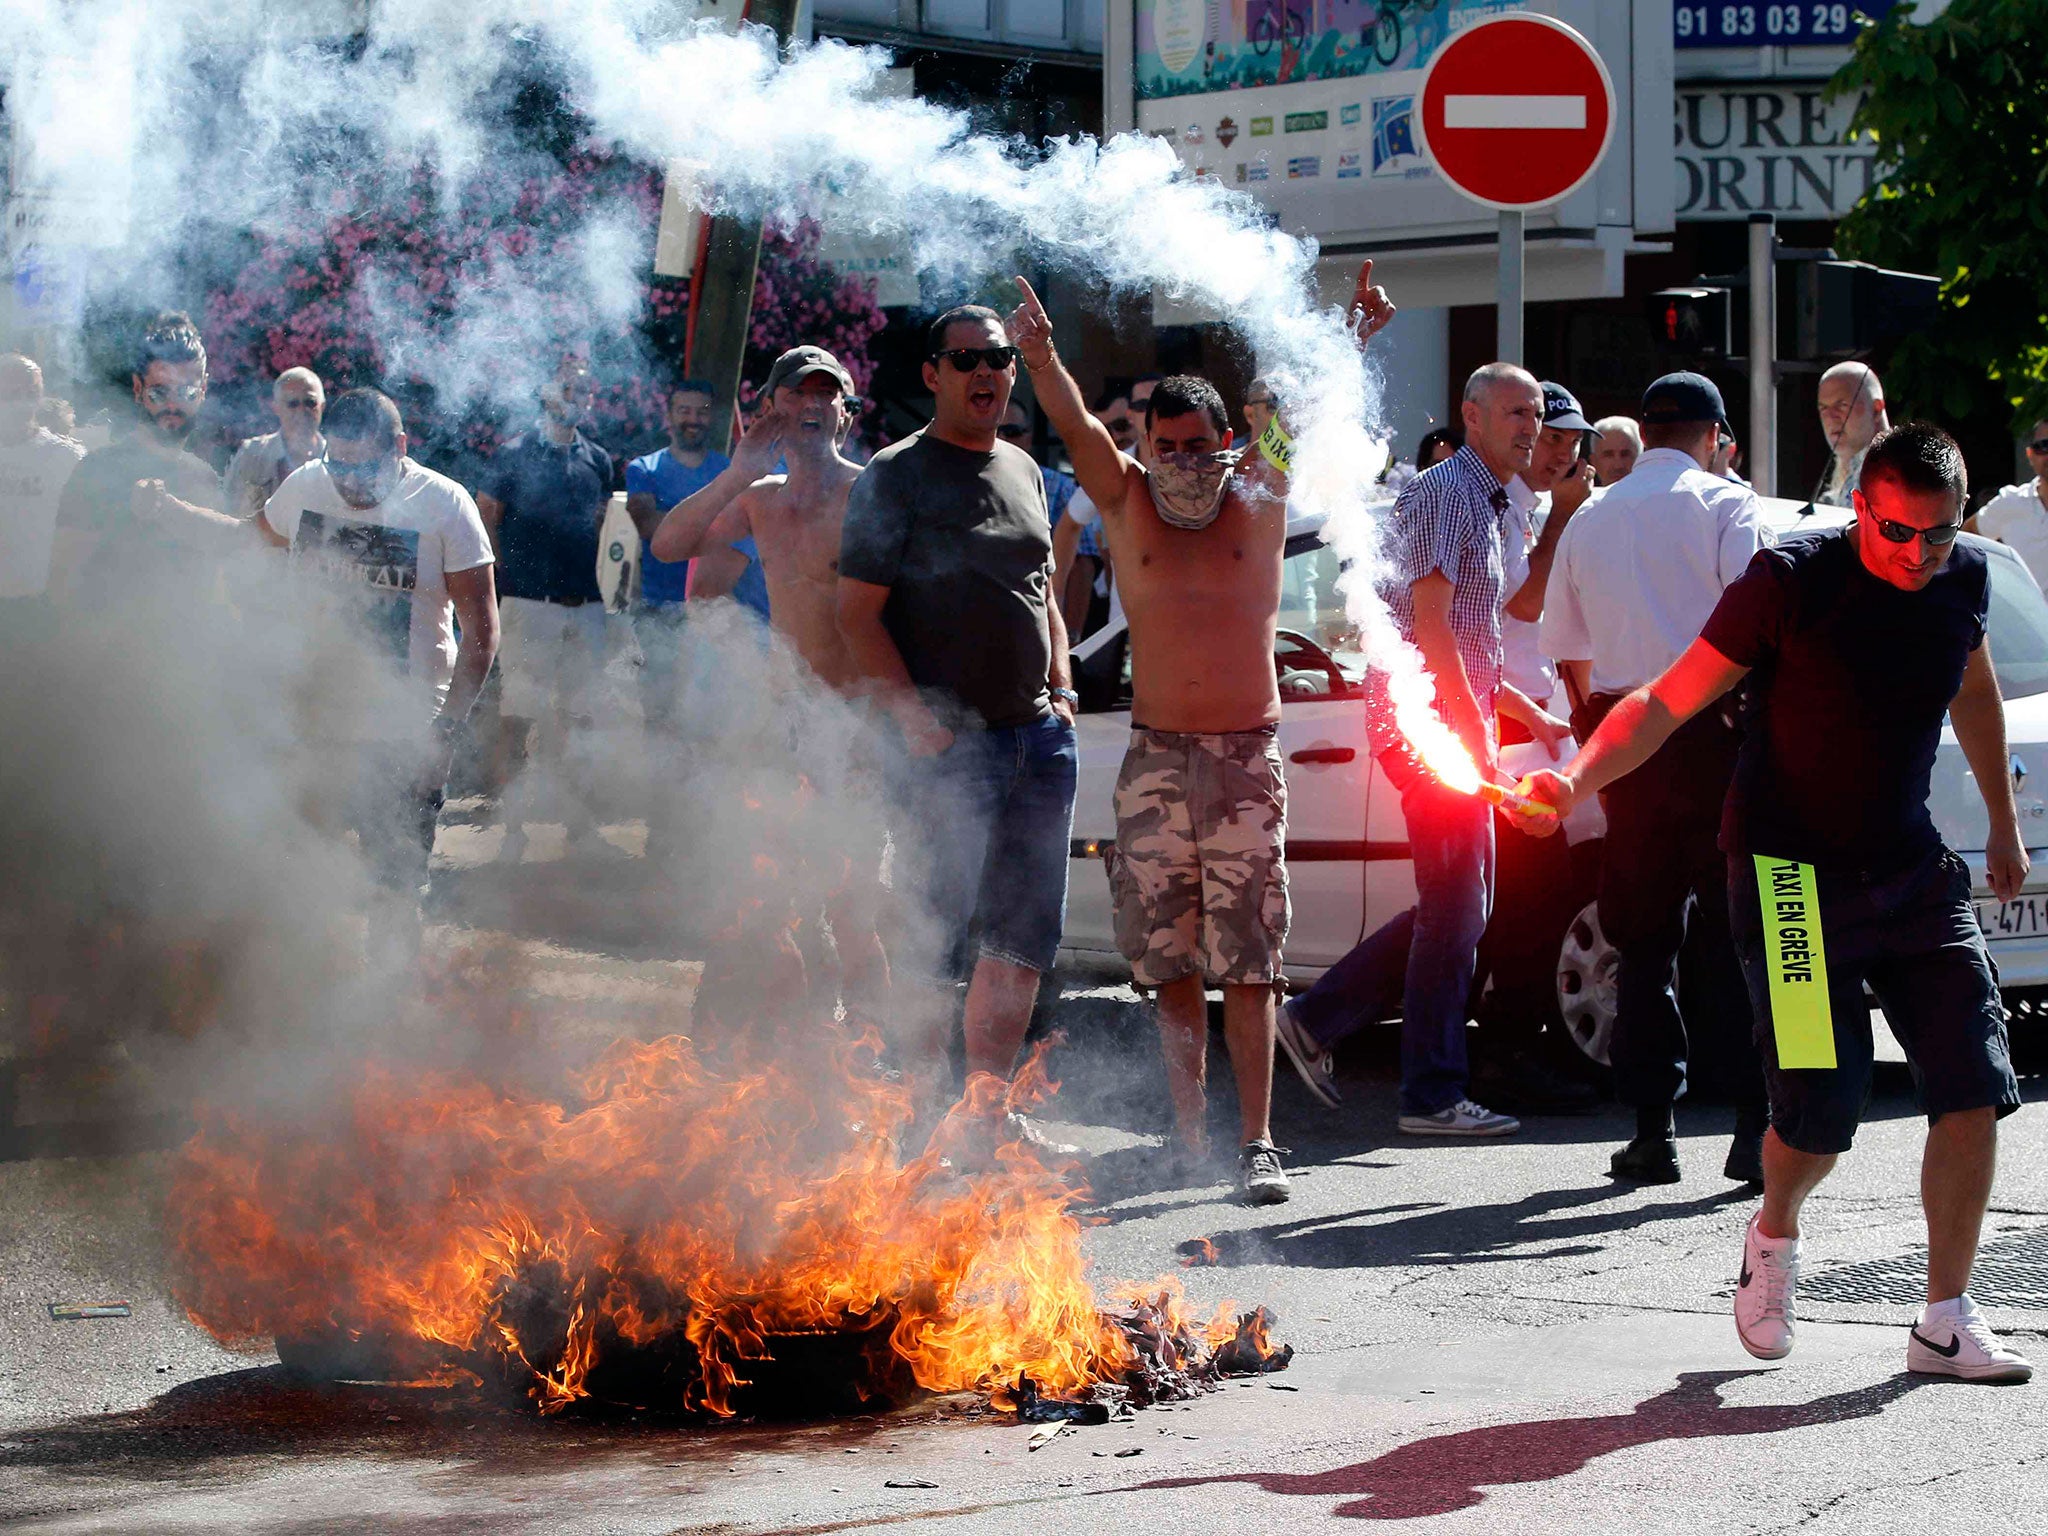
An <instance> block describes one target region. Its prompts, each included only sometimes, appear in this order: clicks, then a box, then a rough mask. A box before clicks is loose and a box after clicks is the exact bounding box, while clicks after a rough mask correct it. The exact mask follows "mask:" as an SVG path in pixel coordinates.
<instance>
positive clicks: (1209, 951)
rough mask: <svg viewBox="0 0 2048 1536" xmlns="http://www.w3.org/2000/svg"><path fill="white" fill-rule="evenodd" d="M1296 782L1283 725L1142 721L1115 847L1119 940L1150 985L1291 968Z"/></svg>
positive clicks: (1224, 980)
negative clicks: (1283, 763)
mask: <svg viewBox="0 0 2048 1536" xmlns="http://www.w3.org/2000/svg"><path fill="white" fill-rule="evenodd" d="M1286 837H1287V784H1286V781H1285V779H1284V778H1283V776H1282V773H1281V768H1280V745H1279V742H1278V740H1277V739H1276V737H1275V734H1274V732H1273V731H1272V730H1271V729H1270V728H1268V729H1266V730H1261V731H1231V732H1227V733H1219V734H1213V735H1209V734H1204V735H1194V734H1188V733H1184V732H1179V731H1152V730H1146V729H1144V728H1143V727H1139V728H1137V729H1135V730H1133V731H1132V732H1131V745H1130V748H1129V750H1128V751H1126V752H1125V753H1124V765H1123V771H1122V772H1121V773H1120V774H1119V775H1118V776H1117V784H1116V844H1115V846H1114V847H1112V848H1110V849H1109V850H1107V851H1106V852H1105V853H1104V855H1103V858H1104V861H1105V862H1106V863H1107V864H1108V866H1109V888H1110V897H1111V900H1112V901H1113V902H1114V904H1115V907H1116V941H1117V948H1118V949H1120V950H1122V951H1123V955H1124V958H1125V959H1127V960H1129V961H1130V962H1131V969H1132V972H1133V973H1134V975H1135V977H1136V979H1137V982H1138V985H1139V986H1141V987H1163V986H1165V985H1166V984H1167V983H1169V982H1173V981H1178V980H1180V979H1181V978H1182V977H1184V976H1190V975H1197V974H1199V975H1201V976H1203V977H1205V978H1206V979H1207V980H1208V981H1210V982H1211V983H1213V984H1215V985H1218V986H1240V985H1242V986H1259V985H1263V984H1265V983H1267V982H1271V981H1276V980H1278V979H1279V976H1280V947H1281V944H1282V943H1283V942H1284V941H1285V939H1286V938H1287V866H1286V863H1285V861H1284V860H1283V858H1282V854H1281V849H1282V846H1283V844H1284V843H1285V841H1286Z"/></svg>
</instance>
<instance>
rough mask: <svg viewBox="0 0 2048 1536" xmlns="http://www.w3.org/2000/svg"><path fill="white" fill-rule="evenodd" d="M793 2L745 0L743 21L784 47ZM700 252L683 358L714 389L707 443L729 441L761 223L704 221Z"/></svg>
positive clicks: (721, 218)
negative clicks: (705, 227)
mask: <svg viewBox="0 0 2048 1536" xmlns="http://www.w3.org/2000/svg"><path fill="white" fill-rule="evenodd" d="M796 11H797V0H747V3H746V6H745V8H744V10H743V11H742V14H741V20H742V22H743V23H746V24H751V25H754V26H757V27H766V28H768V29H769V30H770V31H772V32H773V33H774V34H775V41H776V44H777V46H779V47H782V48H787V47H788V46H789V41H790V36H791V34H792V32H793V31H794V30H795V27H796ZM705 222H706V223H707V224H708V225H709V229H708V231H707V233H706V235H705V238H704V254H703V256H702V257H701V258H700V259H699V260H698V263H697V269H696V271H695V272H694V273H692V274H691V277H690V343H689V356H688V357H687V358H686V359H685V360H684V362H685V367H686V368H687V370H688V372H689V375H690V377H691V378H695V379H702V380H704V381H705V382H706V383H707V384H709V385H710V386H711V387H712V388H713V389H714V390H716V391H717V395H716V399H715V404H714V406H713V408H712V418H711V432H710V439H711V441H712V442H713V443H714V444H716V445H718V446H720V447H723V446H724V445H725V444H727V443H729V442H730V441H731V440H732V432H733V413H734V410H735V409H736V407H737V406H738V404H739V389H740V370H741V368H742V367H743V366H744V365H745V363H746V357H747V327H748V322H749V320H750V319H751V318H752V315H753V308H754V272H755V269H756V268H757V267H758V266H759V265H760V261H761V221H760V219H758V218H750V217H737V216H734V215H731V214H719V215H718V216H717V217H715V218H712V219H708V220H706V221H705Z"/></svg>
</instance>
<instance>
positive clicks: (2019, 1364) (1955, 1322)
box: [1906, 1292, 2034, 1381]
mask: <svg viewBox="0 0 2048 1536" xmlns="http://www.w3.org/2000/svg"><path fill="white" fill-rule="evenodd" d="M1906 1369H1907V1370H1909V1371H1916V1372H1918V1373H1919V1374H1920V1375H1922V1376H1960V1377H1962V1378H1963V1380H1965V1381H2030V1380H2032V1379H2033V1375H2034V1367H2033V1365H2032V1364H2031V1363H2030V1362H2029V1361H2028V1359H2027V1357H2026V1356H2025V1355H2023V1354H2021V1353H2020V1352H2019V1351H2018V1350H2016V1349H2012V1348H2010V1347H2008V1346H2007V1345H2004V1344H2001V1343H1999V1342H1998V1335H1997V1334H1995V1333H1993V1332H1992V1331H1991V1325H1990V1324H1989V1323H1987V1322H1985V1321H1984V1314H1983V1313H1982V1312H1979V1311H1978V1310H1977V1303H1976V1302H1974V1301H1972V1300H1970V1297H1969V1293H1968V1292H1965V1293H1964V1294H1962V1295H1961V1296H1958V1297H1956V1299H1955V1300H1954V1301H1937V1302H1934V1303H1931V1304H1930V1305H1929V1306H1927V1307H1925V1308H1923V1309H1922V1311H1921V1313H1920V1320H1919V1321H1918V1322H1917V1323H1915V1324H1914V1325H1913V1330H1912V1332H1911V1334H1909V1335H1908V1337H1907V1341H1906Z"/></svg>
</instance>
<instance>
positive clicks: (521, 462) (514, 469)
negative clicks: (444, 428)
mask: <svg viewBox="0 0 2048 1536" xmlns="http://www.w3.org/2000/svg"><path fill="white" fill-rule="evenodd" d="M482 490H483V494H484V495H486V496H488V497H490V498H491V499H492V500H493V501H496V502H498V503H500V504H501V505H502V506H503V507H504V509H505V515H504V517H503V519H502V520H501V521H500V522H499V524H498V552H499V559H498V595H499V596H500V597H535V598H577V597H580V598H582V599H584V600H585V601H586V602H596V601H598V600H599V597H600V593H599V592H598V588H597V531H598V528H599V526H600V525H601V524H602V523H603V522H604V509H605V503H606V502H607V501H609V500H610V498H611V493H612V459H611V455H610V454H608V453H606V452H605V451H604V450H603V449H602V448H600V447H598V446H597V444H595V443H593V442H591V441H590V439H589V438H587V437H585V436H584V435H583V434H582V433H581V432H579V433H577V434H576V437H575V440H574V441H572V442H569V443H562V444H557V443H551V442H549V441H548V438H547V434H546V433H544V432H541V431H539V430H537V429H536V430H535V431H532V432H526V433H522V434H521V435H520V436H518V437H515V438H513V439H512V440H511V441H510V442H509V443H507V444H505V446H504V447H503V448H501V449H499V450H498V456H497V457H496V458H495V459H493V460H492V461H491V467H490V472H489V473H488V474H487V475H485V476H484V483H483V487H482Z"/></svg>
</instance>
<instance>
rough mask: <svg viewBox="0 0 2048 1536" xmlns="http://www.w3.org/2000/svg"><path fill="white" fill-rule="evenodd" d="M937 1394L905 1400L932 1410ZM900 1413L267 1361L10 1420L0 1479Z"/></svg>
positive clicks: (496, 1468) (713, 1434)
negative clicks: (483, 1386) (588, 1403)
mask: <svg viewBox="0 0 2048 1536" xmlns="http://www.w3.org/2000/svg"><path fill="white" fill-rule="evenodd" d="M938 1401H942V1400H933V1399H924V1400H921V1401H920V1403H919V1404H917V1405H916V1406H915V1407H914V1409H912V1410H907V1411H912V1412H915V1413H916V1414H917V1415H918V1416H920V1417H924V1418H929V1417H930V1416H931V1414H932V1412H933V1409H934V1403H935V1402H938ZM901 1423H902V1420H901V1419H898V1418H892V1416H888V1415H878V1414H867V1415H857V1416H851V1417H844V1418H831V1419H820V1420H816V1421H809V1422H798V1421H788V1422H768V1423H763V1422H758V1421H748V1422H745V1423H726V1422H705V1421H696V1420H683V1419H679V1418H676V1417H674V1416H672V1415H658V1414H647V1415H635V1414H628V1413H627V1412H625V1411H618V1412H614V1413H611V1414H607V1415H603V1416H595V1415H593V1416H589V1417H575V1416H572V1417H568V1418H550V1419H542V1418H540V1417H539V1416H537V1415H536V1414H534V1413H532V1412H530V1411H528V1410H526V1409H524V1408H520V1407H511V1406H507V1405H505V1404H503V1403H502V1402H494V1401H490V1400H487V1399H483V1398H480V1397H479V1396H478V1395H477V1393H476V1392H475V1391H474V1390H473V1389H469V1388H439V1387H403V1386H391V1385H385V1384H370V1383H363V1384H340V1383H335V1384H328V1383H320V1384H314V1383H309V1382H306V1381H305V1380H303V1379H302V1378H298V1377H295V1376H293V1375H292V1374H291V1373H290V1372H288V1371H286V1370H285V1369H284V1367H282V1366H275V1365H273V1366H263V1367H258V1368H254V1369H250V1370H241V1371H228V1372H225V1373H223V1374H220V1375H217V1376H208V1377H204V1378H202V1379H200V1380H197V1381H191V1382H187V1383H185V1384H183V1385H181V1386H178V1387H175V1388H173V1389H172V1390H171V1391H169V1392H166V1393H165V1394H164V1395H163V1396H161V1397H159V1398H157V1399H155V1400H154V1401H153V1402H151V1403H150V1404H149V1405H148V1406H147V1407H144V1408H139V1409H136V1410H134V1411H132V1412H128V1413H110V1414H96V1415H90V1416H84V1417H80V1418H76V1419H70V1420H67V1421H65V1422H64V1423H61V1424H53V1425H49V1426H47V1427H45V1428H39V1429H23V1430H15V1431H12V1432H10V1433H9V1434H7V1435H6V1437H5V1439H4V1441H0V1482H5V1481H7V1480H8V1478H9V1477H10V1476H11V1475H13V1474H16V1473H21V1472H27V1471H31V1470H51V1471H61V1472H64V1473H66V1474H69V1475H72V1476H81V1475H82V1476H96V1475H97V1476H107V1477H113V1478H117V1479H133V1478H136V1477H142V1478H145V1479H152V1480H162V1481H165V1482H186V1481H203V1480H205V1479H208V1478H211V1477H215V1476H218V1475H219V1473H220V1471H221V1470H222V1468H223V1466H225V1465H228V1464H233V1463H239V1462H243V1461H249V1460H255V1459H264V1458H272V1457H276V1456H280V1455H296V1456H304V1455H311V1456H348V1457H359V1456H376V1455H380V1454H383V1455H389V1456H392V1457H394V1458H401V1459H407V1460H412V1459H418V1458H438V1459H452V1460H459V1461H460V1462H461V1463H462V1464H463V1465H464V1466H465V1467H466V1468H468V1469H469V1471H470V1472H471V1473H472V1474H475V1475H486V1474H492V1473H504V1474H518V1473H525V1472H542V1471H545V1472H559V1471H561V1470H563V1468H564V1466H565V1465H566V1464H570V1463H574V1462H575V1461H576V1460H577V1459H578V1458H579V1457H587V1458H592V1459H609V1458H624V1459H631V1458H637V1457H655V1458H658V1459H659V1464H661V1465H664V1466H683V1465H686V1464H695V1463H700V1462H701V1463H702V1464H704V1466H705V1467H706V1468H707V1469H708V1468H711V1467H714V1466H716V1467H724V1466H726V1465H727V1464H728V1463H729V1462H731V1460H732V1458H733V1457H734V1456H736V1455H738V1454H740V1453H741V1452H748V1453H758V1452H765V1451H775V1450H784V1449H787V1450H801V1449H804V1448H810V1449H817V1448H819V1447H820V1446H823V1447H824V1448H826V1449H840V1448H844V1447H847V1446H860V1445H863V1444H865V1443H867V1441H868V1440H870V1439H872V1438H874V1437H875V1436H878V1435H885V1434H888V1433H891V1432H893V1431H894V1430H895V1429H897V1428H900V1427H901Z"/></svg>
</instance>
